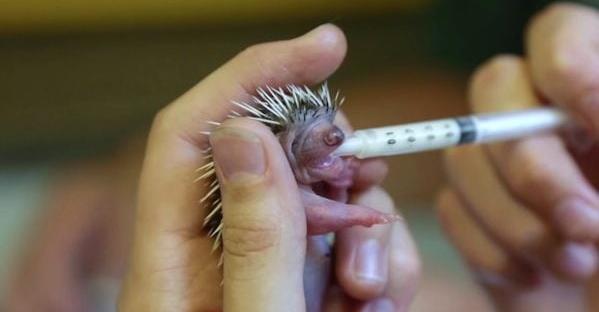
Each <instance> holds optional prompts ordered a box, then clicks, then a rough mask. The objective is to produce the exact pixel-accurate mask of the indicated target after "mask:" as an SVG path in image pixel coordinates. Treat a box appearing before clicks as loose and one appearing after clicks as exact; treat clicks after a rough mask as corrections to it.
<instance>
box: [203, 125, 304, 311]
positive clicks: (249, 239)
mask: <svg viewBox="0 0 599 312" xmlns="http://www.w3.org/2000/svg"><path fill="white" fill-rule="evenodd" d="M210 143H211V145H212V149H213V156H214V161H215V163H216V166H217V173H218V176H219V181H220V184H221V187H222V189H221V194H222V199H223V234H222V237H223V250H224V310H225V311H305V299H304V292H303V267H304V259H305V253H306V217H305V213H304V208H303V206H302V203H301V201H300V196H299V192H298V187H297V183H296V181H295V179H294V176H293V174H292V172H291V169H290V168H289V164H288V162H287V158H286V157H285V154H284V153H283V150H282V148H281V146H280V144H279V142H278V140H277V139H276V138H275V136H274V135H273V134H272V132H271V131H270V130H269V129H268V128H266V127H265V126H264V125H262V124H260V123H258V122H255V121H252V120H249V119H244V118H236V119H233V120H229V121H227V122H225V123H224V124H223V125H222V126H221V127H219V129H217V130H216V131H214V132H213V133H212V134H211V136H210Z"/></svg>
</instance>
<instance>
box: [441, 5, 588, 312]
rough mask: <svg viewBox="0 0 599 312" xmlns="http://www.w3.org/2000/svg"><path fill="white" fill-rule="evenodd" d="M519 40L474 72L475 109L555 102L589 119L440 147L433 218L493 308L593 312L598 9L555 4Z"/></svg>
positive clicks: (483, 109) (501, 309)
mask: <svg viewBox="0 0 599 312" xmlns="http://www.w3.org/2000/svg"><path fill="white" fill-rule="evenodd" d="M526 44H527V48H528V50H527V55H526V57H519V56H498V57H495V58H493V59H492V60H491V61H489V62H487V63H486V64H484V65H482V66H481V67H480V69H478V70H477V72H476V73H475V74H474V76H473V78H472V81H471V84H470V92H469V95H470V105H471V107H472V110H473V111H474V112H488V111H501V110H510V109H517V108H528V107H534V106H538V105H541V103H544V102H545V103H546V102H549V103H558V104H559V105H560V106H562V107H563V108H564V109H566V110H567V111H569V112H571V113H572V114H573V115H574V116H578V119H579V121H580V122H581V123H582V124H583V126H584V127H585V128H584V129H576V132H570V133H569V135H567V136H565V137H562V136H559V135H557V134H545V135H540V136H537V137H533V138H527V139H522V140H518V141H513V142H507V143H497V144H491V145H488V146H484V147H478V146H473V147H464V148H459V149H454V150H451V151H448V152H447V153H446V155H445V161H446V166H447V173H448V176H449V181H450V183H449V186H448V187H447V188H446V189H445V190H444V191H443V192H442V193H441V195H440V197H439V204H438V212H439V216H440V220H441V222H442V224H443V226H444V228H445V230H446V232H447V233H448V235H449V237H450V239H451V240H452V241H453V243H454V244H455V246H456V248H457V249H458V250H459V251H460V252H461V254H462V256H463V258H464V259H465V261H466V262H467V263H468V264H469V265H470V267H471V269H472V271H473V273H474V275H475V277H476V278H477V279H478V281H479V282H480V283H481V285H482V286H483V287H484V288H485V289H486V290H487V291H488V293H489V294H490V295H491V298H492V299H493V301H494V302H495V304H496V305H497V307H498V309H499V310H500V311H548V312H551V311H574V312H578V311H580V312H582V311H599V303H598V302H597V299H596V298H597V296H596V294H597V292H598V291H599V276H598V273H597V267H598V264H597V263H598V256H597V248H596V246H597V240H598V239H599V194H598V192H597V190H598V186H599V184H598V181H599V180H598V178H599V168H598V167H597V159H599V145H598V144H597V142H598V139H599V128H598V127H597V125H599V96H598V94H599V79H597V78H598V77H599V76H598V75H599V49H598V47H599V13H598V12H597V11H596V10H594V9H592V8H589V7H584V6H580V5H573V4H557V5H552V6H550V7H548V8H547V9H545V10H544V11H542V12H541V13H539V14H538V15H537V16H536V17H535V18H533V19H532V21H531V23H530V25H529V28H528V31H527V37H526ZM568 131H572V129H570V130H568ZM572 133H575V134H576V135H572ZM569 139H570V140H571V139H575V140H576V142H571V141H569ZM581 141H586V142H587V143H588V142H590V144H583V145H582V148H581V144H580V142H581Z"/></svg>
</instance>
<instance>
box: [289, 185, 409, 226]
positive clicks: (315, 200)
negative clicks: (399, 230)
mask: <svg viewBox="0 0 599 312" xmlns="http://www.w3.org/2000/svg"><path fill="white" fill-rule="evenodd" d="M301 196H302V201H303V203H304V207H305V209H306V219H307V226H308V234H309V235H318V234H324V233H329V232H335V231H338V230H340V229H343V228H346V227H350V226H354V225H361V226H367V227H370V226H373V225H376V224H386V223H391V222H395V221H398V220H401V219H402V218H401V217H400V216H399V215H397V214H394V213H382V212H380V211H377V210H375V209H372V208H368V207H365V206H359V205H351V204H345V203H341V202H337V201H333V200H330V199H328V198H325V197H322V196H319V195H316V194H315V193H313V192H312V191H310V190H305V189H304V190H302V191H301Z"/></svg>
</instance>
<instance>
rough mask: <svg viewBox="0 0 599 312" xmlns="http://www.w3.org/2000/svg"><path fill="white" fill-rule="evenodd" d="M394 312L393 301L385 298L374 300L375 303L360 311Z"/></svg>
mask: <svg viewBox="0 0 599 312" xmlns="http://www.w3.org/2000/svg"><path fill="white" fill-rule="evenodd" d="M392 311H395V305H394V304H393V301H391V300H390V299H387V298H380V299H376V300H375V301H372V302H369V303H368V304H366V306H365V307H364V308H363V309H362V312H392Z"/></svg>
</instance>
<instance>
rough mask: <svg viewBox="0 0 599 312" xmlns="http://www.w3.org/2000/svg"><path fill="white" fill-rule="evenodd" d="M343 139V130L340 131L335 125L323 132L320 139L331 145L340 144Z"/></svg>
mask: <svg viewBox="0 0 599 312" xmlns="http://www.w3.org/2000/svg"><path fill="white" fill-rule="evenodd" d="M344 139H345V134H343V131H341V129H339V127H337V126H335V125H333V126H332V127H331V129H329V130H328V131H326V132H325V133H323V136H322V140H323V141H324V144H326V145H328V146H331V147H337V146H339V145H341V143H343V140H344Z"/></svg>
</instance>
